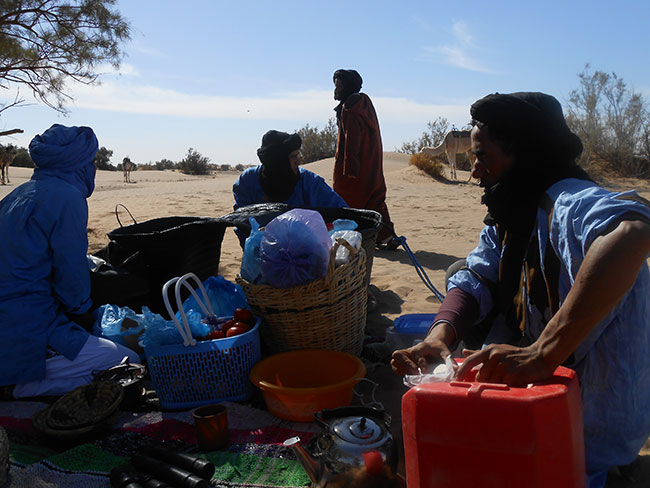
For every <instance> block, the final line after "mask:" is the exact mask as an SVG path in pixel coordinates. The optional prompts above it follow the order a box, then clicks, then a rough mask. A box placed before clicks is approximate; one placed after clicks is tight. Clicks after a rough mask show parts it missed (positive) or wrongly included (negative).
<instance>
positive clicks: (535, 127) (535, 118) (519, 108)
mask: <svg viewBox="0 0 650 488" xmlns="http://www.w3.org/2000/svg"><path fill="white" fill-rule="evenodd" d="M470 115H471V116H472V119H473V120H475V121H478V122H481V123H483V124H485V125H487V127H488V130H489V133H490V138H492V139H495V140H499V141H501V142H504V143H506V145H512V149H513V150H514V154H515V156H516V157H518V158H519V159H521V158H522V156H524V155H526V156H527V159H528V158H530V157H531V156H532V157H534V155H535V154H537V155H539V156H543V157H544V158H545V159H553V160H554V161H557V162H562V163H565V162H569V161H573V160H575V159H576V158H577V157H578V156H580V153H582V142H580V139H579V138H578V136H576V135H575V134H574V133H573V132H571V130H570V129H569V127H568V126H567V123H566V120H565V119H564V114H563V113H562V106H561V105H560V103H559V102H558V101H557V100H556V99H555V97H552V96H551V95H546V94H545V93H540V92H517V93H510V94H501V93H493V94H491V95H487V96H486V97H483V98H481V99H480V100H478V101H476V102H474V104H472V107H471V108H470Z"/></svg>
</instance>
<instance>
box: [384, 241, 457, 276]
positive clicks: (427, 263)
mask: <svg viewBox="0 0 650 488" xmlns="http://www.w3.org/2000/svg"><path fill="white" fill-rule="evenodd" d="M411 251H413V250H412V249H411ZM377 256H378V257H381V258H382V259H388V260H389V261H394V262H400V263H404V264H409V265H412V266H415V264H414V263H413V260H412V259H411V257H410V256H409V255H408V254H407V253H406V251H405V250H404V247H403V246H400V247H399V248H397V250H395V251H381V250H379V249H377V250H376V251H375V257H377ZM413 256H414V257H415V260H416V261H417V262H418V263H419V264H420V266H422V267H423V268H425V269H429V270H445V271H446V270H447V268H448V267H449V266H451V265H452V264H454V263H455V262H456V261H458V260H459V259H463V258H464V257H465V256H460V257H459V256H452V255H449V254H440V253H437V252H432V251H413Z"/></svg>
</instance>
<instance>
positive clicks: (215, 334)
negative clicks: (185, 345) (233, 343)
mask: <svg viewBox="0 0 650 488" xmlns="http://www.w3.org/2000/svg"><path fill="white" fill-rule="evenodd" d="M224 337H226V336H225V334H224V333H223V332H221V330H220V329H214V330H213V331H212V332H210V333H209V334H208V335H207V336H205V338H204V340H207V341H211V340H213V339H223V338H224Z"/></svg>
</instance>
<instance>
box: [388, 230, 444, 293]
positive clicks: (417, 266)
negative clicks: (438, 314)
mask: <svg viewBox="0 0 650 488" xmlns="http://www.w3.org/2000/svg"><path fill="white" fill-rule="evenodd" d="M394 239H395V240H397V242H398V243H399V244H400V245H401V246H402V247H403V248H404V250H405V251H406V255H407V256H408V257H409V258H410V259H411V261H413V265H414V266H415V271H417V273H418V276H419V277H420V279H421V280H422V281H423V282H424V284H425V286H426V287H427V288H428V289H429V291H431V293H433V295H434V296H435V297H436V298H437V299H438V300H439V301H440V302H441V303H442V301H443V300H444V299H445V296H444V295H443V294H442V293H440V292H439V291H438V290H437V289H436V287H435V286H433V283H431V280H430V279H429V277H428V276H427V273H426V272H425V271H424V268H423V267H422V265H421V264H420V263H418V260H417V259H416V257H415V254H414V253H413V251H411V248H410V247H409V245H408V244H407V243H406V237H405V236H399V237H398V236H397V235H396V236H395V237H394Z"/></svg>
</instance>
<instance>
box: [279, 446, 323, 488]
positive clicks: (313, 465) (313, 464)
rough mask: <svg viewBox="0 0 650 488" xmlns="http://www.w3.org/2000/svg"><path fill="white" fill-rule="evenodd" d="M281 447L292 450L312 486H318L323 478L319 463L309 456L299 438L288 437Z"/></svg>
mask: <svg viewBox="0 0 650 488" xmlns="http://www.w3.org/2000/svg"><path fill="white" fill-rule="evenodd" d="M283 445H284V446H286V447H290V448H291V449H292V450H293V452H294V454H295V455H296V457H297V458H298V461H300V464H301V465H302V467H303V469H304V470H305V472H306V473H307V476H309V479H310V480H311V482H312V484H313V485H314V486H316V485H318V483H319V482H320V479H321V478H322V476H323V472H322V467H321V463H319V462H318V461H317V460H316V459H314V458H313V456H311V455H310V454H309V453H308V452H307V450H306V449H305V448H304V447H303V446H302V444H301V443H300V437H297V436H296V437H290V438H289V439H287V440H286V441H284V442H283Z"/></svg>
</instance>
